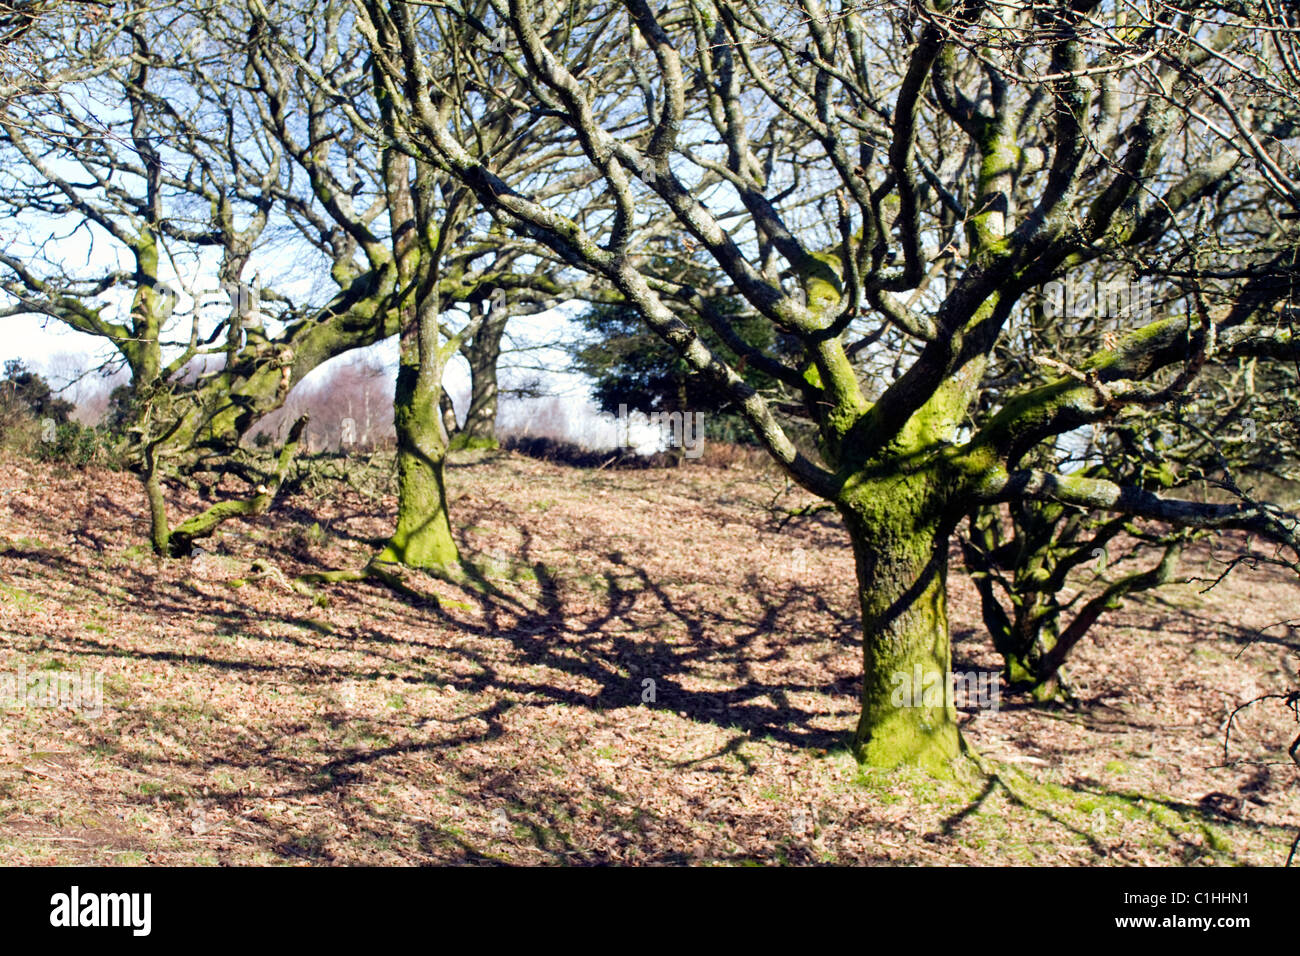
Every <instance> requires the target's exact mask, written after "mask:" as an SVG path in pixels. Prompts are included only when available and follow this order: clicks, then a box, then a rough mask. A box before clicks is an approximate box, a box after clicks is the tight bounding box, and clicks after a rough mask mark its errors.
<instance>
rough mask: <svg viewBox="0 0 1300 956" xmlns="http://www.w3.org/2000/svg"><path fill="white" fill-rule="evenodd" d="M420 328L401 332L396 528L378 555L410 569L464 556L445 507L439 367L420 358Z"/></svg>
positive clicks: (396, 425) (396, 421)
mask: <svg viewBox="0 0 1300 956" xmlns="http://www.w3.org/2000/svg"><path fill="white" fill-rule="evenodd" d="M418 333H419V329H418V327H417V325H412V327H411V328H409V329H408V330H407V331H406V332H405V333H403V335H402V356H401V364H400V365H399V367H398V370H397V389H396V392H395V394H394V399H393V402H394V404H393V426H394V428H395V430H396V432H397V502H398V503H397V528H396V530H395V531H394V532H393V536H392V538H391V539H390V540H389V542H388V545H387V546H386V547H385V548H384V550H383V551H382V552H381V553H380V554H379V556H378V557H377V558H376V560H377V561H380V562H392V563H396V564H402V565H405V566H406V567H410V568H427V569H439V568H447V567H450V566H453V565H455V564H456V563H457V562H458V561H459V559H460V553H459V551H458V550H457V548H456V541H455V539H454V538H453V537H452V533H451V520H450V517H449V515H448V512H447V490H446V482H445V476H444V468H445V465H446V460H447V441H446V439H445V437H444V436H443V430H442V421H441V414H440V411H439V401H438V399H439V394H440V392H441V391H442V387H441V382H440V378H441V375H440V372H439V370H437V369H435V368H433V367H430V364H431V363H430V364H426V363H424V362H423V361H422V357H421V350H420V346H419V342H418V338H419V335H418Z"/></svg>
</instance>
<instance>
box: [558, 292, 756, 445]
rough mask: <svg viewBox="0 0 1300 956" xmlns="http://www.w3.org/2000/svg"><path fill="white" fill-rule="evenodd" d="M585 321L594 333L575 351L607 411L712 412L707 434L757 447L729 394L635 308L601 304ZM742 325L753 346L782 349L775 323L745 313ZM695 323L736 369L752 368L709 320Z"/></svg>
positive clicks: (752, 378) (752, 375)
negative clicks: (697, 370)
mask: <svg viewBox="0 0 1300 956" xmlns="http://www.w3.org/2000/svg"><path fill="white" fill-rule="evenodd" d="M718 308H719V311H722V312H724V313H725V312H734V309H735V306H734V305H731V304H730V303H725V302H724V303H721V304H719V305H718ZM577 321H578V324H579V326H580V327H581V328H582V329H583V331H584V332H585V333H587V335H586V336H585V337H584V339H583V341H582V342H581V343H580V344H579V345H578V347H577V349H576V350H575V351H574V368H575V369H577V370H578V371H580V372H582V373H583V374H585V375H588V376H590V377H591V378H592V379H593V380H594V384H593V386H592V390H591V394H592V398H593V399H594V400H595V401H596V404H597V405H599V406H600V410H601V411H602V412H609V413H610V414H618V410H619V406H620V405H626V406H627V410H628V412H629V413H631V412H644V413H647V414H648V413H650V412H673V411H681V412H705V413H706V414H705V417H704V434H705V436H706V437H707V438H709V439H712V440H714V441H726V442H736V443H742V444H757V442H755V440H754V437H753V434H752V432H751V431H750V429H749V426H748V425H747V424H746V423H745V420H744V418H743V417H742V416H741V414H740V413H739V411H737V410H736V408H735V405H734V404H733V403H732V401H731V400H730V398H729V397H728V396H727V395H726V393H725V392H723V391H722V390H721V389H719V388H718V387H717V386H715V385H713V384H712V383H710V382H708V381H706V380H705V379H704V378H703V377H702V376H701V375H699V374H697V373H693V372H692V371H691V370H690V368H689V366H688V365H687V363H686V361H685V359H683V358H681V357H680V355H679V354H678V353H677V351H676V350H675V349H674V348H673V347H672V346H670V345H668V343H666V342H664V340H663V339H661V338H660V337H659V336H658V335H656V334H655V333H654V332H652V331H650V330H649V329H648V328H647V327H646V324H645V322H644V321H643V320H642V319H641V317H640V315H639V314H638V313H637V312H636V311H635V310H634V309H630V308H628V307H626V306H619V305H596V306H593V307H592V308H591V309H589V310H588V311H587V312H585V313H583V314H582V315H580V316H578V319H577ZM734 325H735V328H736V331H737V333H738V334H739V335H740V337H741V338H742V339H744V340H745V342H747V343H748V344H750V345H752V346H755V347H756V348H759V349H763V350H765V351H767V352H769V353H770V352H772V351H773V350H777V351H779V347H778V344H777V343H776V341H775V340H776V335H775V333H774V331H773V329H772V326H771V324H770V323H768V322H767V321H766V320H764V319H762V318H761V317H752V318H748V319H743V318H737V319H736V320H734ZM694 328H695V330H696V331H697V332H698V333H699V335H700V338H701V339H702V340H703V341H704V343H705V344H706V345H707V346H708V347H709V349H710V350H711V351H712V352H713V353H714V354H715V355H717V356H718V357H719V358H721V359H723V360H724V361H726V362H728V363H729V364H731V365H732V366H733V367H740V368H742V369H743V368H744V363H738V357H737V356H736V355H735V353H733V352H732V351H731V350H730V349H728V348H727V347H726V346H725V345H724V344H723V343H722V341H721V340H720V339H719V338H718V336H717V334H716V333H715V332H714V331H713V330H712V329H710V328H709V327H708V325H707V324H706V323H704V322H696V323H694ZM744 375H745V378H746V380H747V381H748V382H749V383H750V384H751V385H753V386H754V387H755V388H757V389H759V390H761V391H765V390H770V389H772V388H773V387H774V386H775V383H774V382H773V381H772V379H771V378H770V377H768V376H767V375H764V374H762V373H761V372H756V371H754V370H753V369H749V370H746V371H745V372H744Z"/></svg>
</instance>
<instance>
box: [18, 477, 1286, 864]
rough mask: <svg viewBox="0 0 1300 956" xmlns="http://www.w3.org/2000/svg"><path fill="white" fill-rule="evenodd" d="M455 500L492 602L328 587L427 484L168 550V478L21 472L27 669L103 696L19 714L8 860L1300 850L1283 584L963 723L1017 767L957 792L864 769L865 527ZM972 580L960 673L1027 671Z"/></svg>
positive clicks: (1097, 855) (771, 489) (1199, 594)
mask: <svg viewBox="0 0 1300 956" xmlns="http://www.w3.org/2000/svg"><path fill="white" fill-rule="evenodd" d="M448 481H449V486H450V492H451V497H452V505H451V507H452V514H453V520H454V524H455V526H456V531H457V535H458V538H459V541H460V543H461V545H462V548H463V550H464V553H465V556H466V557H467V558H468V559H470V560H471V561H473V562H474V563H475V564H476V566H477V567H479V568H480V569H482V571H483V574H484V577H485V579H486V582H487V584H488V585H489V590H488V591H486V592H482V591H480V590H475V589H472V588H457V587H454V586H452V585H449V584H447V583H446V582H444V581H441V580H436V579H434V578H431V577H427V576H424V575H419V574H409V575H407V577H406V579H405V580H406V582H407V583H408V584H409V585H410V586H411V587H413V588H415V589H416V590H418V591H420V592H421V593H424V594H428V595H430V597H431V599H430V600H426V601H415V600H412V599H411V598H409V597H403V596H401V595H399V594H397V593H396V592H394V591H392V590H390V589H388V588H385V587H382V586H379V585H375V584H370V583H361V584H337V585H328V586H311V587H303V586H297V587H295V585H294V581H293V580H292V579H293V578H294V577H295V576H296V575H299V574H302V573H305V572H309V571H316V570H321V569H327V568H347V567H359V566H361V565H362V564H363V563H364V561H365V560H366V558H367V557H368V556H369V555H370V554H371V553H373V550H374V547H375V543H376V541H377V540H378V539H380V538H382V537H383V536H384V535H385V534H386V533H387V532H388V531H389V530H390V529H391V523H392V521H393V517H394V514H395V510H396V501H395V499H393V498H392V497H391V496H386V497H379V498H375V499H373V500H372V499H370V498H368V497H366V496H364V495H363V494H361V493H359V492H357V491H355V490H352V489H346V490H343V491H340V490H338V489H337V488H335V489H334V490H333V491H331V492H330V493H329V494H320V495H310V494H307V493H300V494H297V495H295V496H292V497H289V498H287V499H285V500H283V501H281V502H279V503H277V505H276V506H275V508H274V509H273V510H272V511H271V512H270V513H269V514H267V515H265V516H262V517H260V518H258V519H255V520H252V521H248V522H232V523H230V524H228V525H226V526H225V529H224V530H223V531H222V533H221V534H220V536H219V537H218V538H216V539H214V540H213V541H211V542H210V543H209V544H208V545H206V550H205V553H201V554H197V555H195V556H194V557H193V558H192V559H190V560H179V561H160V560H158V559H156V558H154V557H153V556H152V555H151V554H150V553H149V551H148V549H147V548H146V547H144V542H145V539H146V535H147V523H146V521H145V518H144V513H143V495H142V492H141V489H140V486H139V483H138V482H137V480H136V479H135V478H134V477H133V476H131V475H129V474H125V473H113V472H107V471H90V472H81V471H71V470H66V469H65V470H60V469H59V468H57V467H54V466H46V465H38V464H33V463H31V462H27V461H21V462H19V461H14V460H7V461H0V677H3V675H6V674H8V675H19V674H21V675H25V676H27V677H28V678H29V679H30V678H31V677H32V675H36V676H37V677H38V678H40V679H41V680H44V681H45V682H46V685H45V686H48V685H49V683H50V682H57V681H63V682H65V686H66V685H68V683H69V682H77V681H80V682H81V683H82V684H84V685H86V688H87V693H86V695H85V696H83V697H82V698H79V699H76V700H72V699H69V700H66V701H65V702H64V705H63V706H61V707H47V706H35V705H33V704H32V703H31V702H30V701H28V700H26V699H22V700H18V701H13V700H11V701H9V702H8V703H5V702H3V701H0V710H3V714H2V716H0V862H4V863H8V864H46V863H49V864H86V863H89V864H100V863H115V864H122V863H128V864H129V863H136V864H145V863H154V864H168V865H178V864H179V865H188V864H245V865H246V864H278V863H285V864H318V865H325V864H426V863H456V862H478V863H512V864H536V863H552V864H553V863H570V864H602V863H619V864H627V863H631V864H647V863H650V864H682V863H693V862H702V863H717V864H755V863H757V864H769V863H795V864H811V863H838V864H876V863H879V864H884V863H905V864H1033V863H1038V864H1086V865H1094V864H1191V863H1197V864H1212V865H1228V864H1264V865H1279V864H1281V863H1282V862H1284V861H1285V859H1286V857H1287V853H1288V850H1289V849H1290V847H1291V844H1292V841H1293V840H1294V839H1295V837H1296V833H1297V831H1298V830H1300V796H1298V788H1297V783H1298V782H1300V773H1298V771H1297V767H1296V766H1295V765H1294V764H1293V763H1292V762H1291V761H1290V759H1289V758H1288V757H1287V755H1286V748H1287V746H1289V744H1290V742H1291V741H1292V740H1293V739H1294V738H1295V736H1296V734H1297V733H1300V727H1297V725H1296V718H1295V715H1294V714H1293V713H1292V712H1291V711H1290V710H1288V709H1287V707H1286V706H1285V704H1284V703H1283V702H1281V701H1280V700H1277V699H1272V700H1265V701H1262V702H1260V703H1258V704H1255V705H1253V706H1252V707H1250V708H1248V709H1247V710H1245V711H1244V712H1242V714H1241V715H1239V716H1238V718H1237V720H1236V722H1235V723H1234V730H1233V733H1232V738H1231V741H1230V747H1229V749H1228V753H1227V758H1226V759H1225V753H1224V730H1225V725H1226V720H1227V717H1228V715H1229V714H1230V713H1231V712H1232V711H1233V710H1234V709H1235V708H1237V707H1238V706H1239V705H1240V704H1242V703H1244V702H1246V701H1248V700H1250V699H1252V698H1254V697H1257V696H1259V695H1261V694H1282V693H1285V692H1286V691H1288V690H1290V689H1294V688H1295V687H1296V686H1297V674H1296V661H1297V648H1298V647H1300V635H1298V633H1297V626H1296V625H1297V623H1300V622H1297V617H1298V615H1297V612H1296V610H1295V607H1296V596H1297V594H1298V593H1300V583H1298V582H1296V581H1295V580H1294V578H1292V579H1288V578H1287V577H1286V576H1285V575H1284V574H1283V573H1282V572H1281V571H1278V570H1276V569H1268V568H1257V569H1254V570H1252V569H1251V568H1249V567H1244V566H1243V567H1238V568H1237V569H1236V570H1235V571H1234V572H1233V573H1232V574H1231V575H1229V576H1228V578H1227V579H1226V580H1224V581H1223V582H1222V583H1220V584H1218V585H1217V586H1216V587H1214V588H1213V589H1211V590H1208V591H1207V590H1206V587H1207V584H1208V580H1201V581H1194V582H1191V583H1180V584H1176V585H1173V586H1170V587H1169V588H1167V589H1165V590H1164V591H1162V592H1160V593H1159V594H1158V595H1148V596H1145V597H1142V598H1140V599H1137V600H1133V601H1130V602H1129V603H1128V604H1127V605H1126V606H1125V607H1124V608H1123V609H1121V610H1119V611H1117V612H1113V613H1112V614H1111V615H1110V616H1109V617H1107V618H1104V619H1103V623H1102V624H1101V625H1100V626H1099V627H1098V628H1096V629H1095V631H1094V633H1093V634H1092V635H1091V636H1090V637H1089V638H1088V639H1087V640H1086V641H1085V642H1084V643H1083V644H1082V645H1081V646H1080V647H1079V648H1078V650H1077V653H1076V655H1075V658H1074V659H1073V664H1072V666H1071V675H1072V679H1073V681H1074V682H1075V685H1076V687H1077V688H1078V690H1079V694H1080V698H1081V703H1080V705H1079V706H1078V707H1075V708H1067V707H1062V706H1042V705H1034V704H1032V703H1029V702H1026V701H1024V700H1020V699H1015V698H1011V697H1009V696H1006V695H1005V694H1004V695H1003V696H1002V697H1001V700H1000V705H999V706H998V708H997V709H996V710H993V709H990V708H984V709H976V708H969V709H965V710H963V711H962V714H961V718H962V721H963V728H964V733H965V736H966V739H967V740H968V742H969V743H970V745H971V746H972V747H973V748H975V749H976V750H977V751H978V752H979V753H981V754H982V755H983V757H984V761H983V765H984V767H985V768H986V769H987V770H990V771H994V770H996V772H995V773H990V774H986V773H980V772H975V771H974V770H973V769H971V768H969V767H968V768H967V769H966V770H964V771H963V772H962V773H961V774H959V775H958V777H957V778H956V779H954V780H951V781H934V780H931V779H928V778H924V777H920V776H918V775H916V774H912V773H907V772H900V773H884V772H879V771H875V772H863V771H861V770H859V769H858V767H857V765H856V764H855V763H854V761H853V760H852V758H851V757H850V756H849V754H848V752H847V751H846V749H845V741H846V735H847V734H848V733H849V732H850V731H851V730H852V727H853V723H854V720H855V718H856V714H857V696H858V693H859V684H860V674H861V651H860V646H859V639H858V623H859V618H858V609H857V603H856V597H855V591H854V574H853V561H852V555H851V553H850V550H849V546H848V542H847V539H846V537H845V535H844V533H843V531H842V529H841V528H840V526H839V523H838V520H837V519H836V518H835V516H834V515H833V514H830V513H821V514H817V515H814V516H812V517H810V518H801V519H798V520H795V521H793V522H791V523H790V524H788V525H787V526H786V528H785V529H784V530H778V528H777V525H776V522H774V521H773V519H772V517H771V515H770V513H769V511H768V504H769V502H771V501H772V500H773V498H774V497H775V496H777V495H778V494H779V493H780V492H782V489H783V488H785V482H784V481H783V480H782V479H780V478H779V477H777V476H776V475H775V474H773V473H770V472H769V473H764V472H756V471H754V470H736V469H727V468H716V467H704V466H691V467H685V468H681V469H666V470H654V471H635V472H632V471H612V470H578V469H573V468H567V467H561V466H557V465H552V464H547V463H543V462H539V461H535V460H532V459H529V458H525V457H522V456H519V455H516V454H510V453H482V452H478V453H467V454H464V455H461V456H458V457H457V458H455V459H454V461H453V464H452V466H451V467H450V468H449V470H448ZM780 500H781V503H782V504H783V505H784V506H786V507H796V506H799V505H803V504H807V503H809V499H807V498H806V497H803V496H801V495H799V494H794V493H787V494H785V495H784V496H783V497H782V498H781V499H780ZM170 504H171V513H172V519H173V521H176V520H178V519H179V517H181V516H184V515H188V514H192V513H194V512H195V511H196V510H198V509H199V508H200V507H201V502H200V501H199V499H198V497H197V495H196V494H194V493H192V492H190V491H188V490H185V489H177V490H176V491H175V492H174V493H173V496H172V498H171V502H170ZM258 559H261V560H263V561H265V562H268V563H269V564H268V565H264V566H262V567H269V570H254V569H253V564H254V561H256V560H258ZM1114 563H1115V561H1114V556H1112V565H1113V564H1114ZM1222 568H1223V565H1222V563H1221V562H1220V561H1218V560H1217V559H1216V552H1215V551H1214V550H1213V549H1212V548H1209V547H1201V548H1200V549H1199V550H1197V551H1196V552H1195V553H1193V554H1192V555H1191V557H1190V558H1188V559H1187V560H1186V561H1185V562H1184V566H1183V569H1182V573H1183V574H1184V575H1187V576H1189V577H1200V578H1204V579H1212V578H1215V577H1217V576H1218V575H1219V574H1220V573H1221V571H1222ZM1120 569H1121V570H1122V569H1123V568H1122V567H1121V568H1120ZM1095 573H1096V572H1095V571H1092V570H1090V571H1088V572H1087V573H1086V574H1085V575H1084V577H1082V578H1081V579H1080V581H1079V582H1078V583H1080V584H1085V585H1086V584H1087V581H1088V575H1092V574H1095ZM1108 573H1114V568H1112V570H1111V572H1108ZM1094 580H1095V579H1094ZM950 585H951V618H952V622H953V631H954V640H955V642H956V643H955V655H956V662H955V665H954V669H955V670H959V671H962V670H996V669H997V666H998V662H997V658H996V657H995V655H994V654H993V652H992V649H991V648H990V647H989V646H988V640H987V636H986V634H985V632H984V629H983V627H982V625H981V623H980V616H979V608H978V601H977V599H976V596H975V592H974V589H973V587H972V586H971V584H970V582H969V581H968V580H967V579H966V577H965V576H964V575H963V574H962V573H961V572H960V561H959V560H957V559H956V557H955V555H954V561H953V571H952V574H951V578H950ZM433 598H436V600H434V599H433ZM1288 621H1291V622H1292V623H1285V622H1288ZM1280 622H1281V623H1280ZM83 674H84V675H86V677H85V679H84V680H83V679H82V675H83ZM94 674H98V675H102V697H101V699H100V706H99V707H96V706H95V704H94V701H93V694H92V693H90V688H92V686H93V683H94V681H93V679H92V678H91V675H94ZM2 686H3V685H2V684H0V687H2ZM37 703H39V701H37ZM20 705H21V706H20ZM5 708H7V709H5ZM97 710H98V711H99V712H96V711H97Z"/></svg>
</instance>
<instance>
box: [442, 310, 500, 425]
mask: <svg viewBox="0 0 1300 956" xmlns="http://www.w3.org/2000/svg"><path fill="white" fill-rule="evenodd" d="M496 312H500V313H501V314H500V315H494V314H489V315H488V317H487V318H486V319H485V320H484V321H483V325H482V326H480V328H479V329H478V331H477V332H476V333H475V335H474V338H473V341H471V342H470V343H469V345H468V347H467V348H466V349H465V350H464V351H465V356H466V358H467V359H468V360H469V382H470V396H469V410H468V411H467V412H466V413H465V425H464V427H462V428H461V430H460V434H459V435H457V436H456V440H455V441H454V442H453V445H454V446H455V447H457V448H496V447H498V441H497V404H498V401H499V391H498V387H497V363H498V362H499V361H500V360H501V337H502V335H503V334H504V333H505V329H506V321H507V316H506V315H505V312H504V310H497V309H494V310H493V313H496Z"/></svg>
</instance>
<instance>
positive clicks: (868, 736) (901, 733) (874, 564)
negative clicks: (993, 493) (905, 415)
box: [839, 474, 960, 775]
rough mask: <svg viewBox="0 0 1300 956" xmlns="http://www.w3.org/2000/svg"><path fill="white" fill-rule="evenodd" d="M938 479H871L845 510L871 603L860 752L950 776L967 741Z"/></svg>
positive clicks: (862, 756)
mask: <svg viewBox="0 0 1300 956" xmlns="http://www.w3.org/2000/svg"><path fill="white" fill-rule="evenodd" d="M936 484H937V481H936V479H935V477H934V476H931V475H927V474H913V475H910V476H907V477H905V478H903V479H902V480H899V479H898V478H897V477H895V478H893V479H892V480H889V481H883V480H874V481H867V482H863V483H861V484H859V485H857V486H856V487H854V488H853V490H852V491H851V492H850V493H849V494H848V495H846V496H845V497H844V498H843V499H842V500H841V502H840V503H839V508H840V512H841V514H842V515H843V516H844V519H845V525H846V527H847V528H848V531H849V538H850V540H851V541H852V544H853V554H854V558H855V561H856V567H857V579H858V595H859V600H860V602H861V606H862V631H863V634H862V646H863V681H862V714H861V717H860V719H859V721H858V728H857V732H856V733H855V735H854V741H853V745H854V750H855V752H856V755H857V758H858V760H859V761H860V762H862V763H864V764H866V765H869V766H873V767H881V768H892V767H897V766H900V765H908V766H915V767H920V768H922V769H924V770H926V771H929V772H931V773H935V774H939V775H945V774H948V773H950V772H951V766H950V765H951V761H952V760H953V759H954V758H956V757H957V756H958V753H959V750H960V742H959V738H958V733H957V712H956V708H955V707H954V706H953V699H952V694H951V693H950V692H948V690H947V688H948V686H949V683H950V682H951V679H952V678H951V671H952V650H951V643H950V637H949V630H948V607H947V573H948V553H947V551H948V548H947V545H948V537H949V533H950V531H951V529H950V528H947V527H944V526H942V525H941V523H940V520H939V519H938V517H937V516H938V514H939V513H940V512H941V506H942V502H941V500H940V499H939V496H938V491H939V488H937V487H936ZM918 677H919V678H920V680H921V682H922V683H921V686H919V687H918V686H916V679H917V678H918ZM926 687H929V688H935V689H936V690H937V697H938V699H937V700H932V699H931V697H930V696H928V695H926V694H925V693H923V689H924V688H926ZM900 689H901V690H904V691H906V692H905V693H900ZM932 693H933V692H932ZM900 698H901V699H900Z"/></svg>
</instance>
